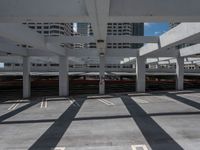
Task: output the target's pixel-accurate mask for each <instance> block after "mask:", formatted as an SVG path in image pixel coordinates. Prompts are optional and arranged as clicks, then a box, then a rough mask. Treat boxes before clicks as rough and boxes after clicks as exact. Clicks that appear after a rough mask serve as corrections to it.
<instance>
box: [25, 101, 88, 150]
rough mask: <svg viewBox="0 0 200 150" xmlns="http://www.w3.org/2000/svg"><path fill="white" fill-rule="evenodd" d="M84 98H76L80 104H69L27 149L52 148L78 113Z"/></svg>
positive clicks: (49, 149)
mask: <svg viewBox="0 0 200 150" xmlns="http://www.w3.org/2000/svg"><path fill="white" fill-rule="evenodd" d="M84 101H85V100H84V99H80V100H77V102H78V103H79V105H80V106H77V105H75V102H74V105H73V104H71V105H70V106H69V107H68V109H67V110H66V111H65V112H64V113H63V114H62V115H61V116H60V117H59V118H58V119H57V120H56V121H55V122H54V123H53V124H52V125H51V126H50V127H49V128H48V129H47V130H46V131H45V132H44V133H43V134H42V135H41V136H40V138H39V139H38V140H37V141H36V142H35V143H34V144H33V145H32V146H31V147H30V148H29V150H39V149H40V150H52V149H54V148H55V147H56V146H57V144H58V143H59V141H60V140H61V138H62V136H63V135H64V134H65V132H66V131H67V129H68V128H69V126H70V124H71V123H72V121H73V120H74V118H75V116H76V115H77V114H78V112H79V110H80V108H81V106H82V105H83V103H84Z"/></svg>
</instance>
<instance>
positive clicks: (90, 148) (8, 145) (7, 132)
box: [0, 91, 200, 150]
mask: <svg viewBox="0 0 200 150" xmlns="http://www.w3.org/2000/svg"><path fill="white" fill-rule="evenodd" d="M0 115H1V116H0V149H2V150H27V149H29V150H54V149H55V150H147V149H148V150H151V149H153V150H183V149H184V150H199V149H200V91H184V92H157V93H145V94H142V93H141V94H139V93H138V94H137V93H129V94H128V93H126V94H112V95H105V96H82V97H81V96H79V97H71V98H61V97H48V98H42V97H38V98H32V99H29V100H18V99H16V100H12V101H6V102H2V103H1V104H0Z"/></svg>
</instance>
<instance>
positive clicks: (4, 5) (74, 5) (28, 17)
mask: <svg viewBox="0 0 200 150" xmlns="http://www.w3.org/2000/svg"><path fill="white" fill-rule="evenodd" d="M79 21H82V22H84V21H86V22H87V21H88V17H87V11H86V7H85V3H84V1H80V0H57V1H55V0H34V1H32V0H1V2H0V22H15V23H16V22H18V23H22V22H79Z"/></svg>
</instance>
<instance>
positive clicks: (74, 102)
mask: <svg viewBox="0 0 200 150" xmlns="http://www.w3.org/2000/svg"><path fill="white" fill-rule="evenodd" d="M69 101H70V103H71V104H72V105H73V106H74V107H76V106H78V107H80V104H79V103H78V102H76V100H69Z"/></svg>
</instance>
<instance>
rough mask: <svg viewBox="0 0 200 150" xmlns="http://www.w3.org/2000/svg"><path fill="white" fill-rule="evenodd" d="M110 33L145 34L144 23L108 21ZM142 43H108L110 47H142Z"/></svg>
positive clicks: (108, 31)
mask: <svg viewBox="0 0 200 150" xmlns="http://www.w3.org/2000/svg"><path fill="white" fill-rule="evenodd" d="M107 33H108V35H130V36H143V35H144V23H108V28H107ZM142 46H143V44H140V43H108V45H107V47H108V48H140V47H142Z"/></svg>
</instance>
